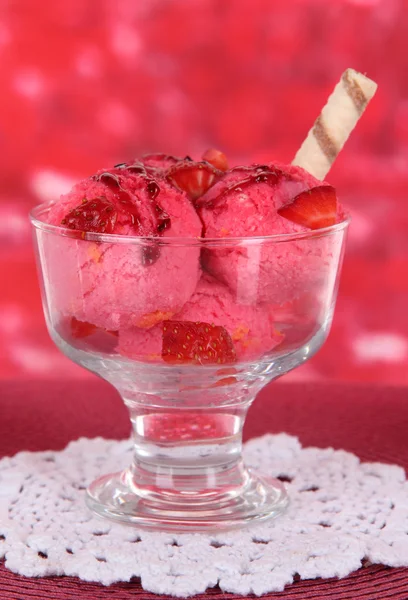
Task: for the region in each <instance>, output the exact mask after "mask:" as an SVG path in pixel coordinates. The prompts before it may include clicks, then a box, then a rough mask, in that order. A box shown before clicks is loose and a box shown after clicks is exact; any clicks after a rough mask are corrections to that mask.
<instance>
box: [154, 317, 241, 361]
mask: <svg viewBox="0 0 408 600" xmlns="http://www.w3.org/2000/svg"><path fill="white" fill-rule="evenodd" d="M162 358H163V360H164V361H165V362H168V363H173V364H187V363H189V364H193V365H214V364H228V363H234V362H236V360H237V357H236V353H235V348H234V343H233V341H232V339H231V336H230V335H229V333H228V331H227V330H226V329H224V327H220V326H217V325H210V324H209V323H202V322H197V323H193V322H192V321H164V322H163V346H162Z"/></svg>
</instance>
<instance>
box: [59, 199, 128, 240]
mask: <svg viewBox="0 0 408 600" xmlns="http://www.w3.org/2000/svg"><path fill="white" fill-rule="evenodd" d="M117 218H118V212H117V210H116V208H115V206H114V205H113V204H112V202H109V200H107V199H106V198H103V197H101V198H94V199H92V200H83V202H82V204H80V205H79V206H77V207H76V208H73V209H72V210H71V212H69V213H68V214H67V215H66V216H65V217H64V218H63V219H62V221H61V225H64V226H65V227H68V228H69V229H77V230H79V231H93V232H95V233H113V230H114V228H115V224H116V220H117Z"/></svg>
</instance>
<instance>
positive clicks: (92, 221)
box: [38, 151, 341, 364]
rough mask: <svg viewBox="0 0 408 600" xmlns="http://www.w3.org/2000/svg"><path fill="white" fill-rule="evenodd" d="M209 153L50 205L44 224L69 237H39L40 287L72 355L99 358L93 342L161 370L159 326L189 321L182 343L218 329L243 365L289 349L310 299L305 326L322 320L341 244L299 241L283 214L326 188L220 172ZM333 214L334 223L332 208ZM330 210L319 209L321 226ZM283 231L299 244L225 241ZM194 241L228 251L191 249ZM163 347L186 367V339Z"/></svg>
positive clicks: (294, 171)
mask: <svg viewBox="0 0 408 600" xmlns="http://www.w3.org/2000/svg"><path fill="white" fill-rule="evenodd" d="M206 156H207V157H208V160H210V161H212V162H208V161H205V160H204V161H200V162H196V161H193V160H191V158H190V157H185V158H175V157H172V156H169V155H165V154H151V155H148V156H145V157H143V158H142V159H141V160H136V161H133V162H132V163H128V164H126V163H123V164H120V165H116V167H114V168H112V169H109V170H102V171H99V172H98V173H96V174H95V175H94V176H92V177H90V178H88V179H86V180H84V181H81V182H80V183H78V184H77V185H76V186H75V187H74V188H73V190H72V191H71V192H70V193H69V194H67V195H65V196H63V197H62V198H61V199H60V201H59V202H57V203H55V204H53V205H52V206H51V207H50V208H49V210H48V222H49V223H50V224H52V225H57V226H62V227H65V229H66V235H55V236H49V235H45V236H44V239H43V240H42V247H43V250H44V260H43V262H44V265H45V270H48V272H49V273H48V274H47V276H46V281H52V282H53V286H52V288H50V289H48V290H47V294H48V295H49V296H53V298H51V301H50V305H52V306H55V307H58V310H59V312H60V314H59V315H57V320H59V321H60V322H61V326H60V327H59V328H58V327H57V329H58V330H59V332H60V335H61V336H62V337H64V338H65V339H68V338H69V337H70V340H69V341H70V343H72V344H74V343H75V345H76V346H77V347H82V348H85V347H86V348H90V347H94V348H95V349H96V350H98V348H99V345H100V344H102V346H103V347H102V346H101V351H102V352H105V353H106V352H108V353H112V352H114V351H115V348H116V351H117V352H119V353H120V354H122V355H124V356H127V357H131V358H134V359H136V360H141V361H157V362H162V361H163V358H162V346H163V332H164V325H163V324H164V323H165V322H166V321H178V322H184V324H186V322H187V325H185V326H187V327H189V325H188V324H190V325H191V324H195V326H196V330H194V334H191V335H190V337H189V338H188V340H195V341H196V343H197V344H198V342H197V340H198V339H202V338H200V337H199V336H200V335H204V334H203V333H202V331H204V330H205V326H206V324H207V325H208V326H209V327H213V326H214V327H218V328H220V327H221V328H223V329H224V330H225V332H226V333H225V332H222V335H223V336H224V334H225V336H227V335H228V344H230V346H229V348H230V350H228V351H229V352H230V355H229V358H231V357H232V356H233V357H234V360H235V357H236V360H238V361H251V360H256V359H258V358H259V357H261V356H262V355H264V354H266V353H268V352H270V351H272V350H273V349H274V348H275V347H276V346H279V345H281V346H282V347H284V346H285V344H286V345H287V346H288V348H289V347H290V344H291V343H292V342H293V340H291V337H290V335H288V326H289V329H290V323H291V322H292V321H293V319H294V318H295V317H296V315H295V312H296V311H295V309H294V308H293V307H297V306H298V305H299V306H302V305H303V304H304V301H305V300H304V298H303V297H305V298H307V296H308V293H312V295H313V298H315V299H316V301H317V307H316V310H315V311H314V314H315V319H314V322H317V321H319V319H320V316H319V315H320V312H322V311H323V312H322V314H324V313H325V312H327V311H326V308H325V307H323V306H321V303H320V299H319V285H320V284H321V285H322V290H324V287H325V286H326V284H327V278H328V277H331V276H332V273H333V269H330V264H332V261H333V257H334V258H337V255H336V253H338V252H340V246H338V247H336V246H335V244H336V243H337V245H338V244H339V243H340V242H339V241H338V242H336V241H335V238H334V237H333V239H331V236H324V237H322V236H319V234H318V231H317V232H316V235H315V236H313V239H311V238H310V236H308V237H307V240H306V239H305V240H303V239H302V236H301V234H302V233H305V232H310V228H309V227H308V226H306V225H304V224H299V221H298V213H296V210H297V211H299V205H297V208H296V209H295V213H296V214H295V215H294V218H293V214H289V215H288V214H287V213H286V218H285V217H284V216H282V214H280V212H282V209H283V210H285V209H286V210H287V207H288V206H289V207H290V206H291V203H292V202H293V200H294V199H295V198H299V194H302V193H303V192H305V191H308V190H310V189H312V188H313V189H314V188H316V187H319V186H322V185H327V184H322V182H320V181H318V180H317V179H315V178H314V177H312V175H310V174H309V173H307V172H306V171H304V170H303V169H301V168H299V167H292V166H283V165H278V164H269V165H252V166H249V167H235V168H233V169H230V170H228V168H227V167H228V165H227V161H226V157H225V156H224V155H223V154H222V153H219V152H217V151H211V152H209V153H207V154H206ZM324 189H325V190H327V189H328V188H324ZM330 189H331V190H332V193H333V194H334V191H333V188H330ZM325 193H326V192H325ZM330 206H332V207H333V206H334V209H333V210H334V213H333V214H334V215H335V214H336V212H335V211H336V206H337V204H336V200H334V204H332V205H330ZM330 206H329V209H327V206H326V205H325V204H324V202H323V207H320V208H322V212H323V217H324V216H325V215H326V213H327V210H328V212H329V213H330V210H331V208H330ZM314 207H315V205H313V203H312V211H313V209H314ZM290 210H292V209H290ZM319 215H320V213H319ZM340 216H341V215H340V213H339V219H340ZM291 217H292V218H291ZM301 217H302V215H301ZM306 217H308V215H307V214H306ZM300 222H302V220H300ZM306 223H309V221H308V219H307V218H306ZM93 232H94V233H98V234H100V235H98V236H93ZM111 234H114V235H115V238H112V237H111ZM280 234H300V237H297V238H296V239H294V240H289V241H288V240H286V239H285V241H283V242H282V243H276V242H274V243H271V242H268V240H267V239H266V240H265V241H264V242H263V243H262V244H259V243H254V244H251V243H250V242H248V243H244V244H241V245H240V244H239V243H236V242H234V238H237V237H238V238H253V237H268V236H276V235H280ZM38 235H42V234H41V233H39V234H38ZM101 235H102V236H103V235H104V236H105V237H101ZM130 236H131V237H130ZM203 236H204V237H205V238H207V239H208V238H215V239H218V238H223V239H224V240H225V243H223V244H222V245H219V244H218V245H217V244H216V243H215V244H213V245H211V242H209V243H208V244H206V245H201V246H200V244H196V243H195V240H196V239H197V238H201V237H203ZM167 238H187V239H190V240H191V243H186V240H185V239H183V241H181V240H180V244H178V243H175V241H174V239H173V240H172V242H171V243H168V244H166V239H167ZM129 242H131V243H129ZM47 244H48V246H49V247H47ZM326 267H327V268H326ZM333 283H334V282H331V283H330V285H332V284H333ZM288 307H291V308H290V315H289V316H290V318H291V319H292V321H290V322H289V321H288V319H287V318H286V317H285V314H286V313H285V311H286V312H287V311H288ZM282 310H283V312H282ZM319 311H320V312H319ZM298 312H299V311H298ZM282 315H283V316H284V317H285V318H282ZM296 318H298V317H296ZM53 319H55V315H53ZM288 323H289V325H288ZM306 325H307V326H308V327H309V324H306ZM306 325H305V327H306ZM200 327H201V329H199V328H200ZM203 327H204V330H203V329H202V328H203ZM180 328H181V331H185V329H184V330H183V327H182V326H180ZM197 328H198V329H197ZM309 329H310V327H309ZM309 329H308V330H307V331H309ZM200 331H201V333H200ZM218 334H219V335H221V332H220V331H218V333H217V335H218ZM166 335H167V334H166ZM186 335H187V334H186ZM206 335H209V333H207V334H206ZM213 335H216V334H215V333H214V332H213ZM284 338H285V341H283V340H284ZM220 339H223V340H225V339H226V338H225V337H223V338H220ZM213 342H215V344H217V348H220V347H222V343H224V342H222V343H221V345H220V344H219V343H218V342H219V340H218V339H216V340H210V341H208V340H207V342H205V343H208V346H205V343H203V344H201V342H200V344H201V346H199V348H201V349H202V350H203V348H204V349H205V348H210V349H211V351H212V349H213V348H215V345H212V344H213ZM172 343H173V347H172V348H171V349H170V350H168V352H170V358H171V357H172V355H171V352H174V356H176V357H177V356H178V354H180V356H181V359H180V360H184V359H183V354H182V353H183V352H184V350H183V348H185V349H186V350H185V352H186V356H187V353H188V352H189V350H188V348H189V346H188V344H189V343H193V342H191V341H188V342H186V341H185V340H184V342H183V339H181V338H178V339H175V340H173V342H172ZM183 343H184V344H185V345H184V346H183V345H182V344H183ZM178 344H180V346H179V348H180V351H179V350H178ZM186 344H187V345H186ZM225 347H227V346H225ZM107 348H109V350H107ZM195 352H196V351H195V350H194V354H192V356H193V360H195ZM203 352H204V350H203ZM208 356H209V355H208ZM208 356H207V358H208ZM166 357H167V358H168V356H167V355H166ZM190 358H191V357H189V356H187V359H188V360H189V359H190ZM207 358H206V360H207ZM218 358H220V360H221V361H222V358H223V357H220V356H218ZM187 359H186V360H187ZM206 364H208V363H206Z"/></svg>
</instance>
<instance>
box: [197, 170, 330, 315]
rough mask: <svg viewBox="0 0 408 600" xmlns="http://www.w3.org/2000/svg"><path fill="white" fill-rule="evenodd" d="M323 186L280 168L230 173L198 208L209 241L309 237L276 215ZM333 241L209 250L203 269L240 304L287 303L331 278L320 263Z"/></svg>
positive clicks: (303, 173) (304, 173)
mask: <svg viewBox="0 0 408 600" xmlns="http://www.w3.org/2000/svg"><path fill="white" fill-rule="evenodd" d="M321 185H322V182H321V181H319V180H317V179H315V178H314V177H313V176H312V175H310V173H308V172H307V171H305V170H304V169H302V168H300V167H293V166H291V165H289V166H283V165H279V164H272V163H271V164H269V165H253V166H250V167H236V168H234V169H231V170H230V171H229V172H227V173H226V175H225V176H224V177H223V179H222V180H221V181H219V182H218V183H216V184H215V185H214V186H212V187H211V188H210V189H209V190H208V191H207V192H206V194H204V195H203V196H202V197H201V198H200V199H199V200H198V202H197V206H198V211H199V214H200V217H201V219H202V221H203V224H204V231H205V237H207V238H227V239H228V238H234V237H250V236H271V235H278V234H293V233H301V232H306V231H310V229H308V228H307V227H304V226H302V225H299V224H297V223H294V222H292V221H290V220H288V219H286V218H284V217H282V216H280V214H279V213H278V210H279V209H280V208H282V207H283V206H285V205H286V204H287V203H288V202H290V201H292V200H293V199H294V198H295V197H296V196H297V195H298V194H300V193H301V192H304V191H306V190H309V189H311V188H315V187H317V186H321ZM325 256H327V258H329V257H330V256H331V248H330V241H329V242H328V241H327V240H325V239H319V238H318V237H316V240H315V241H313V242H311V241H310V239H309V240H308V241H307V242H306V241H302V240H301V239H298V240H294V241H286V242H285V243H281V244H276V243H274V244H272V243H269V244H268V242H267V241H266V242H265V244H264V245H263V246H262V247H260V246H259V245H257V246H253V247H252V248H251V247H250V246H249V247H248V246H246V247H245V248H244V247H243V248H241V249H237V248H236V247H234V248H222V249H218V248H217V249H209V250H208V251H206V252H205V255H204V256H203V266H204V268H205V269H206V270H207V271H208V272H210V273H211V274H212V275H213V276H215V277H216V278H217V279H219V280H220V281H222V282H223V283H225V284H226V285H228V286H229V287H230V289H231V290H232V291H233V293H234V294H235V295H236V298H237V301H238V302H239V303H243V304H253V303H259V302H261V303H262V302H271V303H286V302H288V301H291V300H293V299H294V298H295V297H296V296H297V295H298V293H299V292H300V291H302V292H303V291H305V290H307V287H308V285H309V287H310V286H314V287H316V285H317V282H318V281H319V280H322V282H323V280H324V277H325V276H326V275H327V274H326V273H325V272H324V269H323V270H322V265H323V263H324V261H322V257H325Z"/></svg>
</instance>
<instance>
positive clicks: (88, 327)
mask: <svg viewBox="0 0 408 600" xmlns="http://www.w3.org/2000/svg"><path fill="white" fill-rule="evenodd" d="M70 329H71V331H70V333H71V336H72V337H73V338H85V337H88V336H89V335H92V334H93V333H95V331H96V330H97V327H96V325H93V323H88V322H87V321H79V320H78V319H76V318H75V317H72V318H71V322H70Z"/></svg>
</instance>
